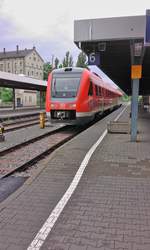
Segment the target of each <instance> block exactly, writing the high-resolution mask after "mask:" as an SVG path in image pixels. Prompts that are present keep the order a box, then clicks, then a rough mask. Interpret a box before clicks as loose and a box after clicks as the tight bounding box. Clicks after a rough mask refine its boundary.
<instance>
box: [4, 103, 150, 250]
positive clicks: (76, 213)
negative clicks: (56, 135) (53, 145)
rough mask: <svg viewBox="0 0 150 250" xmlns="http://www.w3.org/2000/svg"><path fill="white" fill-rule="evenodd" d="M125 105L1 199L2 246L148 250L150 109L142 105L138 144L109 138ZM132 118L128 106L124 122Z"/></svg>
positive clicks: (13, 248) (30, 249) (51, 249)
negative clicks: (109, 127)
mask: <svg viewBox="0 0 150 250" xmlns="http://www.w3.org/2000/svg"><path fill="white" fill-rule="evenodd" d="M123 110H124V107H121V108H120V109H118V110H116V111H114V112H113V113H111V114H110V115H109V116H107V117H105V118H104V119H103V120H101V121H99V122H98V123H96V124H95V125H94V126H92V127H90V128H89V129H87V130H85V131H84V132H83V133H81V134H80V135H78V136H77V137H75V138H74V139H72V140H71V141H69V142H68V143H66V144H65V145H64V146H62V147H61V148H59V149H58V150H56V151H55V152H54V153H52V155H51V156H49V158H48V159H46V160H44V161H42V164H41V166H40V167H39V168H38V169H37V172H36V173H35V175H34V176H33V177H32V178H29V179H28V180H27V181H26V182H25V183H24V185H23V186H22V187H21V188H20V189H18V190H17V191H16V192H15V193H13V194H12V195H11V196H9V197H8V198H7V199H6V200H5V201H3V202H2V203H1V204H0V249H11V250H21V249H28V250H33V249H34V250H38V249H42V250H48V249H49V250H54V249H55V250H63V249H64V250H96V249H97V250H98V249H100V250H108V249H109V250H111V249H116V250H126V249H130V250H149V249H150V192H149V189H150V126H149V122H150V113H148V112H144V111H143V110H142V111H140V114H139V119H138V131H139V133H138V140H137V142H130V135H129V134H110V133H109V134H108V133H105V136H104V131H105V130H106V128H107V123H108V122H109V121H110V120H111V121H112V120H114V119H116V117H117V116H118V115H119V114H120V112H121V111H123ZM129 119H130V107H129V106H128V107H127V108H126V109H125V110H124V112H123V113H122V115H121V116H120V118H119V120H120V121H129ZM102 135H103V137H102V139H100V140H99V138H101V136H102ZM96 142H98V143H97V144H95V143H96ZM93 145H95V148H94V147H93ZM91 147H92V149H93V151H92V150H91ZM94 149H95V150H94ZM85 156H86V157H87V158H85ZM81 168H82V170H83V171H82V170H81V171H78V170H80V169H81ZM77 171H78V180H80V182H79V184H78V181H77V180H76V181H75V182H73V179H74V176H75V175H76V172H77ZM82 173H83V175H82ZM80 177H81V179H80ZM70 183H71V184H72V183H73V187H75V190H74V189H73V187H71V189H69V187H70ZM77 184H78V185H77ZM76 186H77V187H76ZM68 190H69V192H70V194H69V193H67V196H66V197H65V200H63V198H62V197H63V195H64V193H65V192H68ZM71 192H72V193H73V194H72V193H71ZM57 204H59V206H57ZM65 204H66V206H65ZM55 208H57V209H55Z"/></svg>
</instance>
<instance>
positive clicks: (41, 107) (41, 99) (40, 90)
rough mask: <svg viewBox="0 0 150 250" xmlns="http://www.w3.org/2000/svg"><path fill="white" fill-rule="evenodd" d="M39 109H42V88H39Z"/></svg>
mask: <svg viewBox="0 0 150 250" xmlns="http://www.w3.org/2000/svg"><path fill="white" fill-rule="evenodd" d="M40 109H42V90H40Z"/></svg>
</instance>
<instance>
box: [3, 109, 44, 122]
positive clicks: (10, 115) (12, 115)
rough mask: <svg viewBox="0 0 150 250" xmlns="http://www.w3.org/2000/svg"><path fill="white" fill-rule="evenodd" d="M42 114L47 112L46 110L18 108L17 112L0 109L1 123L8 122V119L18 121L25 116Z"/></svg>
mask: <svg viewBox="0 0 150 250" xmlns="http://www.w3.org/2000/svg"><path fill="white" fill-rule="evenodd" d="M40 112H45V109H43V108H42V109H40V108H38V107H37V108H33V107H31V108H17V109H16V110H13V109H10V108H9V109H8V108H3V109H0V121H4V120H8V119H16V118H21V117H25V116H32V115H38V114H39V113H40Z"/></svg>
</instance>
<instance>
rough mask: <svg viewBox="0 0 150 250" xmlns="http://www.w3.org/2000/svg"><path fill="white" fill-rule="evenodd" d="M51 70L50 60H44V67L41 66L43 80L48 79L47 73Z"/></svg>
mask: <svg viewBox="0 0 150 250" xmlns="http://www.w3.org/2000/svg"><path fill="white" fill-rule="evenodd" d="M51 71H52V64H50V62H46V63H44V67H43V73H44V74H43V75H44V76H43V80H47V79H48V75H49V73H50V72H51Z"/></svg>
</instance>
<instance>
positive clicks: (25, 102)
mask: <svg viewBox="0 0 150 250" xmlns="http://www.w3.org/2000/svg"><path fill="white" fill-rule="evenodd" d="M43 65H44V60H43V59H42V57H41V56H40V55H39V53H38V52H37V51H36V48H35V47H33V48H32V49H26V48H25V49H24V50H19V46H18V45H17V46H16V50H15V51H6V48H4V49H3V52H0V71H4V72H8V73H13V74H19V75H23V76H28V77H31V78H34V79H39V80H42V79H43ZM15 92H16V100H15V102H16V106H36V105H37V92H36V91H35V90H22V89H17V90H16V91H15Z"/></svg>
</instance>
